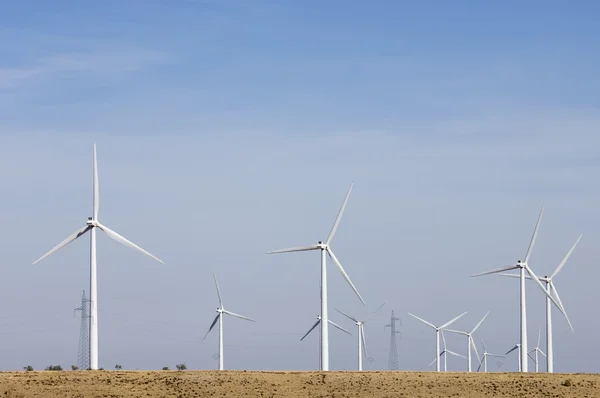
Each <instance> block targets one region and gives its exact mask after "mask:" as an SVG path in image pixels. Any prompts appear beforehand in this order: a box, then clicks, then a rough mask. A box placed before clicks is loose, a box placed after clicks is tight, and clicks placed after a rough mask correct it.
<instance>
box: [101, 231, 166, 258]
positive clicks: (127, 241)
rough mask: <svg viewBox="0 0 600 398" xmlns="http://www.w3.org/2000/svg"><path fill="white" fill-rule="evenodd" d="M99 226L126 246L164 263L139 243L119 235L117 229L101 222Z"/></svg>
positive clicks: (110, 236)
mask: <svg viewBox="0 0 600 398" xmlns="http://www.w3.org/2000/svg"><path fill="white" fill-rule="evenodd" d="M98 228H100V229H101V230H102V231H104V233H106V235H108V237H109V238H111V239H113V240H116V241H117V242H119V243H122V244H124V245H125V246H129V247H131V248H132V249H136V250H138V251H140V252H142V253H144V254H145V255H147V256H149V257H152V258H153V259H155V260H156V261H158V262H159V263H162V264H164V262H163V261H162V260H161V259H160V258H158V257H156V256H155V255H153V254H150V253H149V252H147V251H146V250H144V249H142V248H141V247H139V246H138V245H136V244H135V243H133V242H131V241H129V240H127V239H125V238H124V237H122V236H121V235H119V234H118V233H116V232H115V231H113V230H112V229H110V228H108V227H107V226H106V225H102V224H100V223H98Z"/></svg>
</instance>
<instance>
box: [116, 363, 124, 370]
mask: <svg viewBox="0 0 600 398" xmlns="http://www.w3.org/2000/svg"><path fill="white" fill-rule="evenodd" d="M115 369H117V370H120V369H123V367H122V366H121V365H119V364H116V365H115Z"/></svg>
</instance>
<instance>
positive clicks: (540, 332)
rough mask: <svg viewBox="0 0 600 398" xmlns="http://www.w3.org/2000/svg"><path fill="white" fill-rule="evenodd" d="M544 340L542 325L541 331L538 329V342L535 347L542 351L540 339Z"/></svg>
mask: <svg viewBox="0 0 600 398" xmlns="http://www.w3.org/2000/svg"><path fill="white" fill-rule="evenodd" d="M541 338H542V325H540V327H539V329H538V341H537V345H536V346H535V348H536V349H538V350H539V349H540V339H541Z"/></svg>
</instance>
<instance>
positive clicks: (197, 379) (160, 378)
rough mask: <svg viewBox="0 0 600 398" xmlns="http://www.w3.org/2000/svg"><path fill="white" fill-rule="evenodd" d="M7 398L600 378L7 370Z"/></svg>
mask: <svg viewBox="0 0 600 398" xmlns="http://www.w3.org/2000/svg"><path fill="white" fill-rule="evenodd" d="M0 397H9V398H29V397H44V398H54V397H56V398H69V397H86V398H87V397H102V398H114V397H144V398H149V397H150V398H151V397H185V398H187V397H465V398H471V397H473V398H474V397H477V398H479V397H557V398H558V397H578V398H581V397H589V398H599V397H600V375H598V374H558V373H555V374H545V373H537V374H535V373H528V374H519V373H470V374H468V373H435V372H427V373H418V372H328V373H320V372H249V371H247V372H245V371H225V372H217V371H153V372H150V371H148V372H146V371H96V372H91V371H76V372H73V371H62V372H52V371H48V372H4V373H0Z"/></svg>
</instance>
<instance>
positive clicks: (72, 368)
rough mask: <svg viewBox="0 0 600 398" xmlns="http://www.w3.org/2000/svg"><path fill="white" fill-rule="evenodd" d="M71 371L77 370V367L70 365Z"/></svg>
mask: <svg viewBox="0 0 600 398" xmlns="http://www.w3.org/2000/svg"><path fill="white" fill-rule="evenodd" d="M71 370H79V366H77V365H71Z"/></svg>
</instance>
